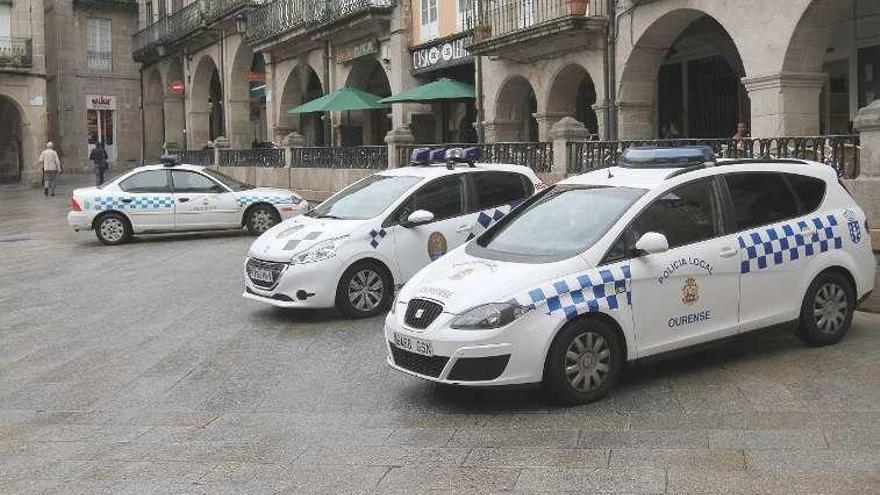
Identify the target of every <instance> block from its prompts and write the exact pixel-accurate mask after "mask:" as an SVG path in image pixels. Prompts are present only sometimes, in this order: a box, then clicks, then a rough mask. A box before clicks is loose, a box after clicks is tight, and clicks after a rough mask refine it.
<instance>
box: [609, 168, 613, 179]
mask: <svg viewBox="0 0 880 495" xmlns="http://www.w3.org/2000/svg"><path fill="white" fill-rule="evenodd" d="M608 178H609V179H613V178H614V174H612V173H611V167H608Z"/></svg>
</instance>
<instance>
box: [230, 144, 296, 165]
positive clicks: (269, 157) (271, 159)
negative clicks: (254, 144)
mask: <svg viewBox="0 0 880 495" xmlns="http://www.w3.org/2000/svg"><path fill="white" fill-rule="evenodd" d="M219 161H220V163H218V164H217V165H219V166H221V167H267V168H272V167H283V166H284V150H283V149H281V148H249V149H243V150H220V153H219Z"/></svg>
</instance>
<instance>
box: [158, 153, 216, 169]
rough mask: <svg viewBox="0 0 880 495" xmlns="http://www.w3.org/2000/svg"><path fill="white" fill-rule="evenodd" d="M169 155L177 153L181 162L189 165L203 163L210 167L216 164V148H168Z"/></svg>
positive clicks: (204, 165)
mask: <svg viewBox="0 0 880 495" xmlns="http://www.w3.org/2000/svg"><path fill="white" fill-rule="evenodd" d="M168 154H169V155H177V157H178V158H179V159H180V163H185V164H187V165H201V166H203V167H210V166H213V165H214V161H215V160H214V150H213V149H206V150H168Z"/></svg>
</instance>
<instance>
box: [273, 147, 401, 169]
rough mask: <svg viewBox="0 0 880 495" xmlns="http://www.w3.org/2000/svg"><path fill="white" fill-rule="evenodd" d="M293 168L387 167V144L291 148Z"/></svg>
mask: <svg viewBox="0 0 880 495" xmlns="http://www.w3.org/2000/svg"><path fill="white" fill-rule="evenodd" d="M291 152H292V158H291V163H290V166H291V167H294V168H362V169H363V168H366V169H372V170H381V169H383V168H388V147H387V146H352V147H322V148H315V147H312V148H293V149H291Z"/></svg>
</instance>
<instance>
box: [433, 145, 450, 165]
mask: <svg viewBox="0 0 880 495" xmlns="http://www.w3.org/2000/svg"><path fill="white" fill-rule="evenodd" d="M446 153H447V152H446V150H444V149H442V148H440V149H436V150H431V161H432V162H442V161H443V160H444V159H445V158H446V156H447V154H446Z"/></svg>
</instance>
